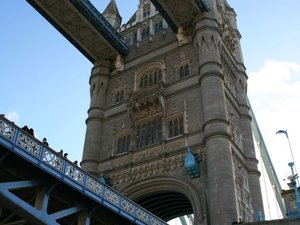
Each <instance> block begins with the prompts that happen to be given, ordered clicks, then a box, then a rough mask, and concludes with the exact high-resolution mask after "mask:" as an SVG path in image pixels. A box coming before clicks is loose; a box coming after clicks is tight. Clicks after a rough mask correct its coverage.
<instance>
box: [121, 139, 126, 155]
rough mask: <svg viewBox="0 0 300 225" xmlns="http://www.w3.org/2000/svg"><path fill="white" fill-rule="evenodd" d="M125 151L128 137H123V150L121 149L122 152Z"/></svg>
mask: <svg viewBox="0 0 300 225" xmlns="http://www.w3.org/2000/svg"><path fill="white" fill-rule="evenodd" d="M124 152H126V138H125V137H123V139H122V151H121V153H124Z"/></svg>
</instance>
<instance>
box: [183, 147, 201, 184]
mask: <svg viewBox="0 0 300 225" xmlns="http://www.w3.org/2000/svg"><path fill="white" fill-rule="evenodd" d="M184 167H185V169H186V170H187V172H188V174H189V177H190V178H191V179H194V178H197V177H200V162H199V159H198V158H197V157H196V156H195V155H194V154H193V153H192V150H191V149H190V147H187V150H186V154H185V160H184Z"/></svg>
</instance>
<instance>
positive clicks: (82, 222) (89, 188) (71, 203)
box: [0, 116, 167, 225]
mask: <svg viewBox="0 0 300 225" xmlns="http://www.w3.org/2000/svg"><path fill="white" fill-rule="evenodd" d="M0 209H1V210H0V224H26V225H27V224H34V225H39V224H42V225H44V224H47V225H50V224H51V225H58V224H66V225H70V224H78V225H90V224H97V225H102V224H103V225H116V224H139V225H148V224H149V225H166V224H167V223H166V222H164V221H162V220H161V219H159V218H158V217H156V216H155V215H153V214H151V213H149V212H148V211H146V210H145V209H143V208H142V207H140V206H139V205H137V204H136V203H134V202H133V201H131V200H130V199H128V198H126V197H125V196H123V195H121V194H120V193H118V192H117V191H115V190H113V189H112V188H111V187H109V186H108V185H105V184H103V183H101V182H100V181H99V180H98V179H96V178H95V177H93V176H92V175H90V174H88V173H87V172H85V171H83V170H82V169H81V168H80V167H78V166H76V165H75V164H74V163H72V162H70V161H69V160H68V159H66V158H64V157H63V156H62V155H61V154H59V153H57V152H56V151H54V150H52V149H51V148H49V147H48V146H46V145H45V144H43V143H42V142H40V141H39V140H37V139H35V138H34V137H33V136H31V135H30V134H28V133H26V132H25V131H23V130H22V129H20V128H19V127H18V126H16V125H15V124H14V123H12V122H10V121H9V120H7V119H6V118H4V117H2V116H0ZM3 221H4V222H3ZM22 221H23V222H24V221H25V222H24V223H20V222H22Z"/></svg>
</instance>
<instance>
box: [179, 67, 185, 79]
mask: <svg viewBox="0 0 300 225" xmlns="http://www.w3.org/2000/svg"><path fill="white" fill-rule="evenodd" d="M179 77H180V78H183V77H184V70H183V66H181V67H180V68H179Z"/></svg>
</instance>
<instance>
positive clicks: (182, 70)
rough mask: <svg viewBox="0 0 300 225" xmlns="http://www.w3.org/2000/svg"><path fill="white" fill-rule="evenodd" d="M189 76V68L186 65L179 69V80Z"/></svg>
mask: <svg viewBox="0 0 300 225" xmlns="http://www.w3.org/2000/svg"><path fill="white" fill-rule="evenodd" d="M189 75H190V67H189V65H188V64H185V65H184V66H180V67H179V78H184V77H187V76H189Z"/></svg>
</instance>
